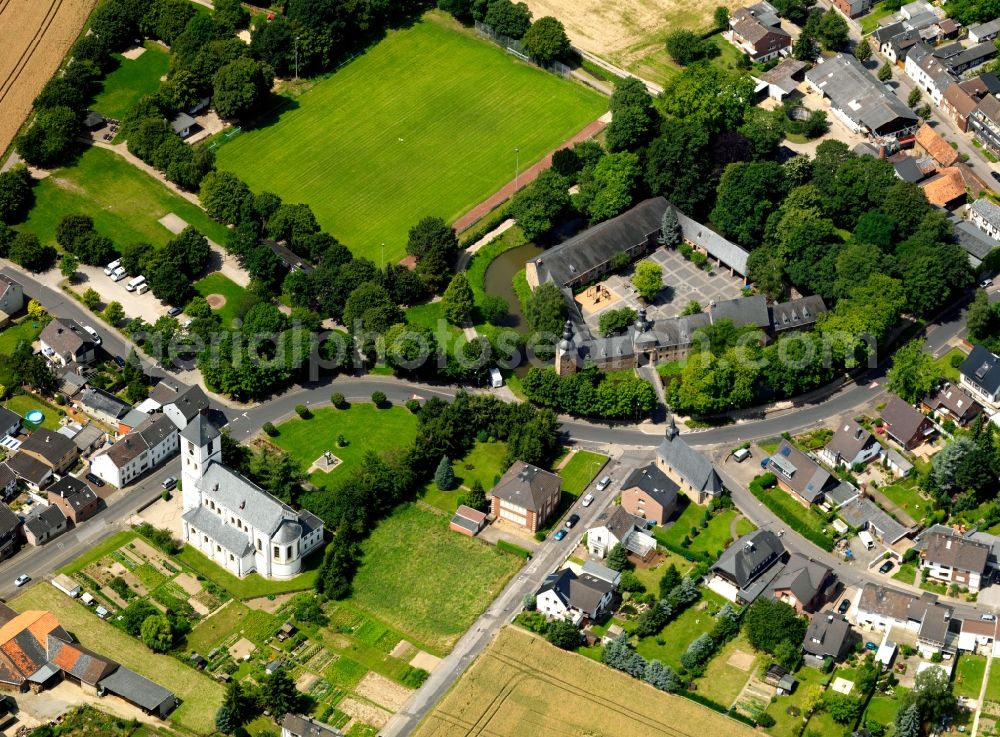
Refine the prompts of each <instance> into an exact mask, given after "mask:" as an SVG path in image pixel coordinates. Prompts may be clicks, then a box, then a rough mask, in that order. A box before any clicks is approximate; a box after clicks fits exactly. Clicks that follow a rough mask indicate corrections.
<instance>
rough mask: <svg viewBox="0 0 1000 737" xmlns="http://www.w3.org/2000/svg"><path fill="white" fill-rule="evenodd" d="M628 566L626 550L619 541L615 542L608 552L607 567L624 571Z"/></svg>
mask: <svg viewBox="0 0 1000 737" xmlns="http://www.w3.org/2000/svg"><path fill="white" fill-rule="evenodd" d="M627 567H628V551H627V550H625V548H624V546H623V545H622V544H621V543H617V544H615V546H614V547H613V548H611V552H609V553H608V568H613V569H614V570H616V571H624V570H625V569H626V568H627Z"/></svg>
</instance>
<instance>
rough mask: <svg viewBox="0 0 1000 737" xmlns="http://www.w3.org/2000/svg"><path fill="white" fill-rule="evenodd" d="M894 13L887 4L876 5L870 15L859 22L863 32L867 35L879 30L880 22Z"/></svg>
mask: <svg viewBox="0 0 1000 737" xmlns="http://www.w3.org/2000/svg"><path fill="white" fill-rule="evenodd" d="M894 12H895V11H894V10H892V8H890V7H887V6H886V4H885V3H875V5H874V6H873V7H872V10H871V12H870V13H868V15H865V16H862V17H861V18H859V19H858V22H859V23H861V32H862V33H864V34H866V35H867V34H869V33H871V32H872V31H874V30H875V29H876V28H878V22H879V21H880V20H882V19H883V18H885V17H886V16H887V15H891V14H892V13H894Z"/></svg>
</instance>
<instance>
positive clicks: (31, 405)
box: [3, 394, 66, 430]
mask: <svg viewBox="0 0 1000 737" xmlns="http://www.w3.org/2000/svg"><path fill="white" fill-rule="evenodd" d="M3 405H4V407H6V408H7V409H9V410H11V411H12V412H17V413H18V414H19V415H21V417H24V416H25V415H26V414H27V413H28V412H30V411H31V410H33V409H37V410H39V411H40V412H41V413H42V414H43V415H45V418H44V419H43V420H42V427H45V428H48V429H49V430H58V429H59V418H60V417H61V416H62V415H60V414H59V412H60V411H61V410H58V409H56V408H55V407H54V406H53V405H51V404H49V403H48V402H43V401H42V400H40V399H37V398H36V397H34V396H32V395H31V394H17V395H15V396H13V397H11V398H10V399H8V400H6V401H5V402H4V403H3ZM63 414H66V413H65V412H63Z"/></svg>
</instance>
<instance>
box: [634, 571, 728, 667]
mask: <svg viewBox="0 0 1000 737" xmlns="http://www.w3.org/2000/svg"><path fill="white" fill-rule="evenodd" d="M700 601H706V602H708V603H709V609H703V608H701V607H700V605H699V604H695V605H694V606H692V607H691V608H689V609H686V610H685V611H684V612H683V613H681V615H680V616H679V617H677V619H675V620H673V621H672V622H671V623H670V624H668V625H667V626H666V627H664V628H663V631H662V632H661V633H660V634H659V638H660V639H661V640H663V644H662V645H660V644H658V643H657V642H656V639H657V638H656V637H646V638H644V639H642V640H639V643H638V644H637V645H636V652H638V653H640V654H641V655H642V656H643V657H644V658H646V660H652V659H653V658H656V659H658V660H659V661H660V662H662V663H665V664H666V665H669V666H670V667H671V668H674V669H677V668H680V666H681V655H683V654H684V651H685V650H687V647H688V645H690V644H691V643H692V642H694V641H695V640H696V639H698V637H699V636H701V635H703V634H706V633H708V632H710V631H711V629H712V627H713V626H714V625H715V618H714V617H713V616H712V614H711V612H712V611H718V610H719V609H720V608H721V607H722V606H723V605H724V604H725V603H726V602H725V599H723V598H722V597H721V596H719V595H718V594H716V593H715V592H713V591H709V590H708V589H706V588H704V587H703V588H702V590H701V600H700Z"/></svg>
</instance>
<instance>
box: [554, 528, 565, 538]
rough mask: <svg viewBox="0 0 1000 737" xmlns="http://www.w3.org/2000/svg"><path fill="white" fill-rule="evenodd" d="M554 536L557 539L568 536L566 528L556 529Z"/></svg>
mask: <svg viewBox="0 0 1000 737" xmlns="http://www.w3.org/2000/svg"><path fill="white" fill-rule="evenodd" d="M552 537H554V538H555V539H556V540H562V539H563V538H564V537H566V530H565V529H564V528H559V529H558V530H556V534H555V535H553V536H552Z"/></svg>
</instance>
